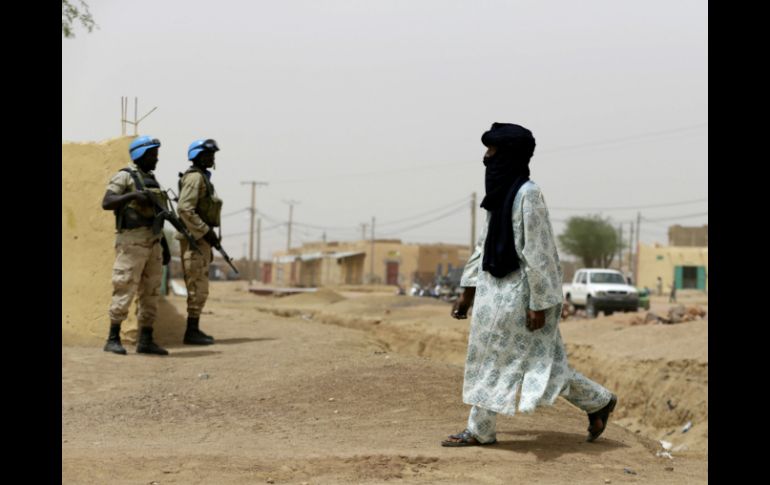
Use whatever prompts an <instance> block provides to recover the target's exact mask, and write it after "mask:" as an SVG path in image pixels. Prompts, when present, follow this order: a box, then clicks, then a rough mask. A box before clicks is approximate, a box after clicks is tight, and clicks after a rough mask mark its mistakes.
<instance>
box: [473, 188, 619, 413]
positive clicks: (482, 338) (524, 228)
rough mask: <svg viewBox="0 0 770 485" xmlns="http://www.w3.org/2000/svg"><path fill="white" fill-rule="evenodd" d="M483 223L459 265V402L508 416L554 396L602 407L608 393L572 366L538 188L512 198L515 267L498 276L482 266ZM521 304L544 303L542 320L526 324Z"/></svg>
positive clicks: (555, 256)
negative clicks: (465, 293)
mask: <svg viewBox="0 0 770 485" xmlns="http://www.w3.org/2000/svg"><path fill="white" fill-rule="evenodd" d="M488 221H489V214H487V224H484V226H483V228H482V230H481V235H480V237H479V240H478V242H477V243H476V248H475V250H474V252H473V254H472V255H471V257H470V259H469V260H468V263H467V264H466V266H465V270H464V272H463V276H462V280H461V283H460V284H461V286H463V287H470V286H475V287H476V297H475V301H474V305H473V313H472V317H471V328H470V334H469V336H468V355H467V359H466V363H465V381H464V384H463V402H465V403H466V404H470V405H473V406H478V407H480V408H483V409H485V410H488V411H494V412H496V413H502V414H507V415H514V414H515V411H516V409H517V405H516V396H517V393H519V392H520V398H519V402H518V410H519V411H523V412H532V411H534V409H535V408H536V407H537V406H538V405H543V404H547V405H553V403H554V401H556V398H557V397H559V395H563V396H564V397H565V398H567V400H568V401H570V402H572V403H573V404H575V405H576V406H578V407H580V408H581V409H583V410H585V411H587V412H594V411H597V410H598V409H601V408H602V407H604V406H605V405H606V404H607V403H608V402H609V400H610V396H611V394H610V392H609V391H608V390H606V389H604V388H603V387H602V386H600V385H598V384H596V383H594V382H592V381H590V380H588V379H586V378H585V377H584V376H582V375H580V374H579V373H577V372H575V371H574V370H573V369H571V368H570V367H569V365H568V363H567V354H566V352H565V350H564V344H563V343H562V339H561V333H560V332H559V328H558V324H559V318H560V316H561V307H562V288H561V283H562V271H561V266H560V264H559V256H558V253H557V250H556V244H555V240H554V235H553V230H552V228H551V222H550V220H549V216H548V209H547V208H546V205H545V200H544V198H543V194H542V193H541V191H540V188H539V187H538V186H537V185H535V183H533V182H532V181H528V182H526V183H525V184H524V185H523V186H522V187H521V188H520V189H519V192H518V193H517V194H516V198H515V199H514V202H513V232H514V238H515V241H516V252H517V254H518V257H519V263H520V268H519V269H518V270H516V271H514V272H512V273H510V274H508V275H507V276H505V277H503V278H495V277H494V276H492V275H491V274H489V273H488V272H486V271H483V270H482V269H481V262H482V260H483V257H484V241H485V240H486V233H487V226H488ZM527 309H530V310H545V326H544V327H543V328H541V329H539V330H535V331H534V332H531V331H529V330H527V328H526V318H527Z"/></svg>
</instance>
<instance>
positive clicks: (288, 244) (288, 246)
mask: <svg viewBox="0 0 770 485" xmlns="http://www.w3.org/2000/svg"><path fill="white" fill-rule="evenodd" d="M283 202H284V203H286V204H289V231H288V232H289V234H288V237H287V238H286V251H288V250H289V249H291V221H292V217H293V215H294V204H299V201H298V200H284V201H283Z"/></svg>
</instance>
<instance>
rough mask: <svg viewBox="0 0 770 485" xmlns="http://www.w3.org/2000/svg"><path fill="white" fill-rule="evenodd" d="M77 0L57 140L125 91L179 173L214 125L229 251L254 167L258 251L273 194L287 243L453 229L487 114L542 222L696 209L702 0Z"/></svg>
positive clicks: (692, 220)
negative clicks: (83, 11) (511, 133)
mask: <svg viewBox="0 0 770 485" xmlns="http://www.w3.org/2000/svg"><path fill="white" fill-rule="evenodd" d="M88 4H89V6H90V11H91V13H92V14H93V17H94V20H95V21H96V23H97V24H98V25H99V29H98V30H94V32H93V33H90V34H89V33H87V32H86V31H85V30H84V29H83V28H82V27H81V26H80V25H79V24H78V25H76V27H75V33H76V38H74V39H64V38H63V39H62V141H78V142H82V141H102V140H106V139H109V138H113V137H116V136H119V135H120V98H121V96H129V97H130V99H131V103H130V115H131V117H132V118H133V98H134V97H135V96H136V97H138V98H139V116H140V117H141V116H142V115H143V114H145V113H146V112H148V111H149V110H150V109H152V108H153V107H155V106H157V107H158V109H157V110H156V111H155V112H154V113H152V114H151V115H150V116H149V117H147V118H146V119H145V120H144V121H142V122H141V123H140V125H139V126H140V130H139V131H140V134H149V135H152V136H155V137H158V138H160V139H161V142H162V145H163V146H162V147H161V149H160V162H159V164H158V169H157V171H156V172H157V174H158V178H159V180H160V182H161V184H162V185H163V186H165V187H173V188H174V189H176V183H177V175H176V174H177V172H179V171H183V170H184V169H185V168H186V167H187V166H188V163H189V162H187V156H186V154H187V146H188V145H189V143H190V142H191V141H193V140H195V139H197V138H214V139H216V140H217V142H218V143H219V145H220V147H221V151H220V152H219V153H218V154H217V168H216V171H215V172H214V176H213V179H212V181H213V182H214V184H215V186H216V188H217V190H218V192H219V193H220V195H221V196H222V197H223V199H224V210H223V213H224V214H225V215H226V216H227V217H225V218H224V221H223V234H224V235H226V236H228V235H229V237H227V238H226V239H225V246H226V247H227V248H228V251H229V252H230V254H231V255H232V256H235V257H240V256H242V255H243V254H244V251H245V247H246V243H247V242H248V235H247V233H248V229H249V217H248V212H246V211H244V212H241V213H235V212H236V211H239V210H241V209H244V208H246V207H248V206H249V204H250V187H249V186H246V185H241V182H242V181H247V180H258V181H266V182H269V186H267V187H259V188H258V191H257V208H258V210H259V211H261V212H262V213H263V214H264V217H263V220H262V227H263V229H264V232H263V234H262V257H263V259H264V258H266V257H269V256H270V254H271V253H272V251H274V250H282V249H285V246H286V225H285V221H286V220H287V219H288V212H289V207H288V205H287V204H286V203H285V202H284V201H286V200H291V199H293V200H296V201H299V203H298V204H297V205H296V206H295V208H294V219H295V221H296V222H297V223H299V224H302V225H298V226H295V228H294V230H293V234H292V245H293V246H294V245H296V244H298V243H300V242H303V241H306V242H307V241H313V240H320V239H321V236H322V233H323V232H324V229H323V228H325V232H326V236H327V239H328V240H335V239H352V238H360V237H361V226H360V224H361V223H370V222H371V218H372V217H373V216H374V217H376V220H377V222H376V235H377V236H378V237H385V236H390V237H400V238H402V239H403V240H405V241H410V242H449V243H468V242H469V240H470V207H469V204H470V202H469V201H470V194H471V193H472V192H476V193H477V194H478V202H480V201H481V199H482V198H483V195H484V170H483V165H482V163H481V159H482V156H483V153H484V147H483V146H482V144H481V142H480V137H481V134H482V133H483V132H484V131H485V130H487V129H488V128H489V125H491V123H492V122H494V121H498V122H511V123H517V124H521V125H523V126H525V127H527V128H529V129H530V130H532V132H533V134H534V136H535V138H536V140H537V148H536V150H535V155H534V157H533V159H532V162H531V165H530V167H531V171H532V175H531V177H532V179H533V180H534V181H535V182H536V183H538V184H539V185H540V186H541V187H542V189H543V192H544V194H545V197H546V202H547V203H548V205H549V206H550V208H551V217H552V219H553V225H554V229H555V231H556V233H560V232H561V231H562V230H563V228H564V224H563V222H562V221H564V220H566V219H567V218H568V217H569V216H571V215H585V214H588V213H601V214H603V215H604V216H608V217H611V218H612V220H613V221H614V223H615V224H616V225H619V224H620V223H623V224H624V228H623V231H624V236H625V237H626V238H627V237H628V230H629V224H628V223H629V222H630V221H631V220H634V221H635V220H636V214H637V212H638V211H640V212H641V213H642V217H643V218H644V219H643V222H642V233H641V240H642V242H648V243H649V242H655V241H659V242H663V243H665V242H666V227H667V226H668V225H669V224H676V223H680V224H683V225H702V224H706V223H708V215H707V212H708V204H707V201H706V199H707V197H708V188H707V184H708V168H707V165H708V4H707V2H705V1H660V0H648V1H645V2H639V1H637V2H627V1H623V2H619V1H617V0H613V1H583V2H575V1H519V0H510V1H480V0H475V1H470V0H468V1H451V0H408V1H379V2H375V1H352V0H348V1H343V0H334V1H323V0H312V1H298V0H286V1H272V2H268V1H234V0H219V1H217V2H210V1H208V2H204V1H199V0H185V1H181V0H177V1H171V0H167V1H163V0H153V1H146V0H134V1H132V2H128V1H123V2H119V1H115V0H112V1H108V0H89V1H88ZM129 130H131V131H130V133H133V128H132V127H129ZM106 182H107V181H106V180H105V185H106ZM651 205H652V206H654V205H666V206H665V207H647V206H651ZM482 213H483V211H479V216H480V220H483V214H482ZM442 216H444V217H442ZM400 221H402V222H400ZM282 222H283V223H284V224H282V225H281V223H282ZM311 226H312V227H311Z"/></svg>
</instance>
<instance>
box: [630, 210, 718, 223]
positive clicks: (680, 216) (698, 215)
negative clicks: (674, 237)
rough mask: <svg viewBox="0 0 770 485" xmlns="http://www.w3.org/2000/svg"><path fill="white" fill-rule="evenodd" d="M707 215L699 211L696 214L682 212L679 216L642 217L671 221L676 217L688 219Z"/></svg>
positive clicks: (654, 220) (650, 220)
mask: <svg viewBox="0 0 770 485" xmlns="http://www.w3.org/2000/svg"><path fill="white" fill-rule="evenodd" d="M707 215H709V213H708V212H699V213H697V214H683V215H679V216H671V217H661V218H659V219H644V220H645V221H647V222H661V221H673V220H678V219H689V218H691V217H701V216H707Z"/></svg>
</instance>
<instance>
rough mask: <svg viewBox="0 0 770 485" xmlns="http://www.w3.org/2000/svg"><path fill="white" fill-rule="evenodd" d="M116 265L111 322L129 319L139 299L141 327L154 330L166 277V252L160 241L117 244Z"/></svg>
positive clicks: (113, 275) (113, 277) (138, 311)
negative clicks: (164, 277) (129, 314)
mask: <svg viewBox="0 0 770 485" xmlns="http://www.w3.org/2000/svg"><path fill="white" fill-rule="evenodd" d="M115 253H116V257H115V264H114V265H113V266H112V301H111V302H110V309H109V315H110V321H111V322H122V321H123V320H125V319H126V318H128V309H129V307H130V306H131V302H132V301H133V300H134V296H137V298H138V300H137V305H136V318H137V320H138V322H139V326H140V327H151V326H152V324H153V322H154V321H155V317H156V315H157V313H158V298H159V297H160V282H161V278H162V275H163V262H162V256H161V254H162V250H161V246H160V244H158V241H157V240H155V241H147V242H132V243H117V244H116V245H115Z"/></svg>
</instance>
